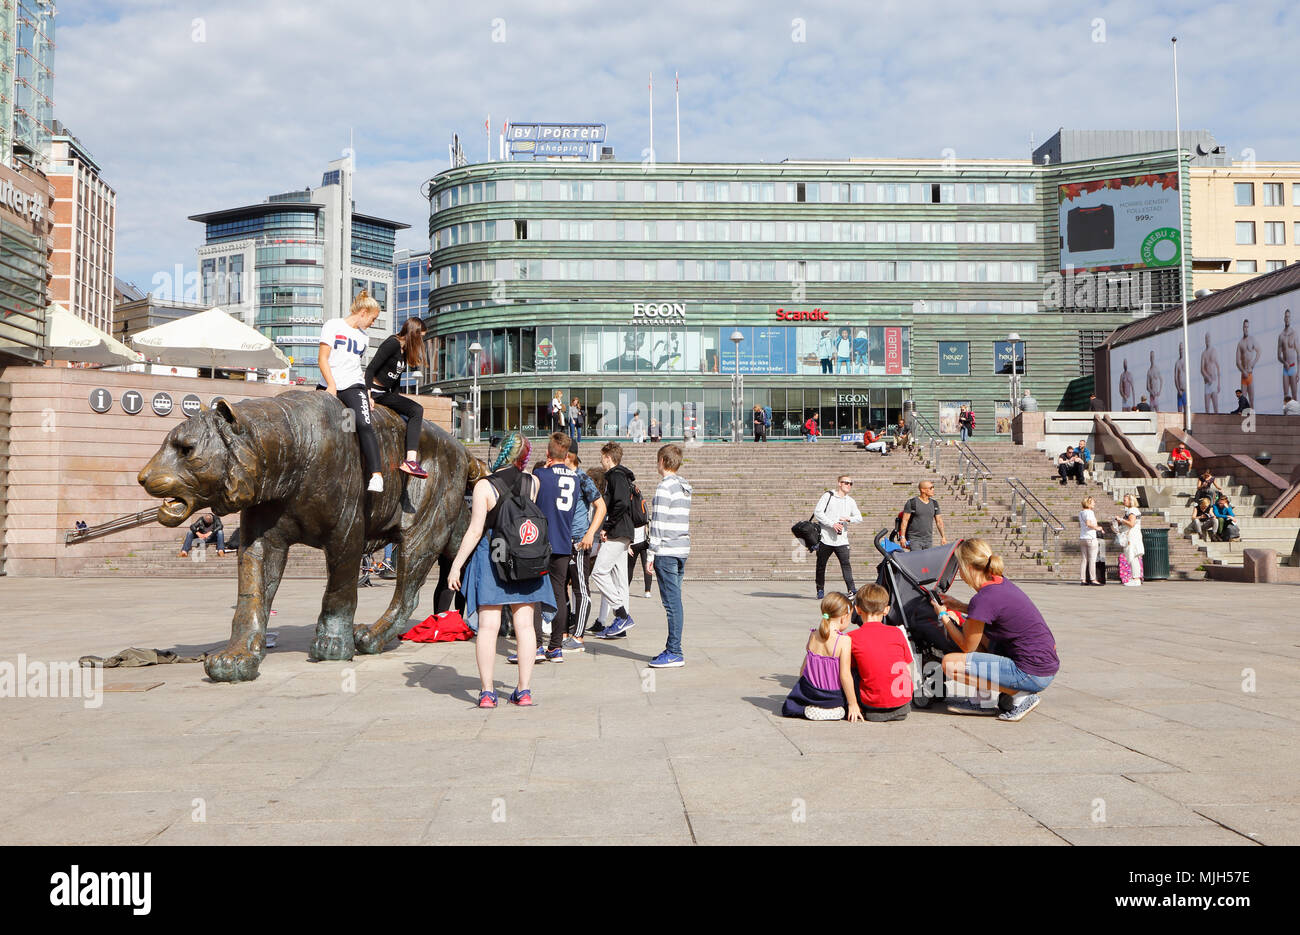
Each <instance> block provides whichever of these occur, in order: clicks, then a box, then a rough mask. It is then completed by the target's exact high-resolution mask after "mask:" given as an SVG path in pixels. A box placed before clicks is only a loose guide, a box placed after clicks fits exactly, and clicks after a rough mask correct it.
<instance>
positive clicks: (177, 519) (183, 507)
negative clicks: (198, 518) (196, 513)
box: [158, 497, 194, 526]
mask: <svg viewBox="0 0 1300 935" xmlns="http://www.w3.org/2000/svg"><path fill="white" fill-rule="evenodd" d="M193 509H194V507H193V504H191V503H190V501H188V500H186V499H185V498H184V497H169V498H168V499H167V500H165V501H164V502H163V505H162V506H160V507H158V522H159V523H161V524H162V525H164V526H178V525H180V524H181V523H182V522H184V521H185V518H186V517H188V516H189V515H190V513H191V512H192V511H193Z"/></svg>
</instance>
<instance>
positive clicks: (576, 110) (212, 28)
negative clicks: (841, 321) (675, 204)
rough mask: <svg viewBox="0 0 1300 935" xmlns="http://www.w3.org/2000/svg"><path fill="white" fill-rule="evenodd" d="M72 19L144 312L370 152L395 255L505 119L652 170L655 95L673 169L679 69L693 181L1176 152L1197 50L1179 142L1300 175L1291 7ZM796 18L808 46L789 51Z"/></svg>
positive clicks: (372, 206) (294, 13)
mask: <svg viewBox="0 0 1300 935" xmlns="http://www.w3.org/2000/svg"><path fill="white" fill-rule="evenodd" d="M77 15H79V14H78V13H77V12H71V13H70V14H69V15H65V16H61V17H60V20H59V33H58V43H59V45H58V53H57V58H56V61H55V70H56V74H57V78H56V83H55V102H56V116H58V117H59V119H61V120H63V121H64V123H66V124H67V125H68V126H69V128H70V129H71V130H72V132H73V133H75V134H77V135H78V136H79V137H80V138H81V140H82V141H83V143H84V144H85V145H86V146H87V147H88V148H89V149H90V151H91V152H92V153H93V154H94V155H95V157H96V158H97V159H98V160H99V161H100V162H101V164H102V165H103V168H104V172H105V175H106V176H107V178H108V180H109V182H110V184H112V185H113V186H114V187H115V188H116V189H117V191H118V206H119V210H118V259H117V264H118V273H119V275H122V276H123V277H124V278H128V279H133V280H135V281H136V282H137V283H138V284H139V285H141V286H144V287H146V288H147V287H148V284H149V281H150V279H151V278H152V275H153V273H154V271H157V270H170V269H171V268H172V266H173V264H174V263H177V262H182V263H184V264H186V266H187V267H188V266H192V265H193V263H194V248H195V247H196V246H197V245H198V244H199V243H200V242H201V240H202V230H201V228H200V226H199V225H197V224H195V223H193V222H191V221H187V220H185V217H186V215H189V214H194V213H197V212H200V211H209V210H215V209H219V208H224V207H232V206H235V205H238V204H245V203H251V202H256V201H261V200H262V199H263V198H265V197H266V196H267V195H269V194H271V193H273V192H279V191H287V190H289V189H293V188H301V187H303V186H304V185H315V184H319V178H320V173H321V171H322V170H323V169H324V167H325V164H326V163H327V162H328V161H329V160H330V159H332V158H334V157H336V156H337V155H339V154H340V152H341V151H342V149H343V148H344V147H345V146H347V142H348V132H349V129H352V131H353V133H354V134H355V148H356V151H357V163H358V175H357V179H356V191H355V195H356V201H357V205H358V207H359V208H360V209H361V210H362V211H365V212H367V213H370V214H378V215H382V216H386V217H391V218H394V219H396V220H401V221H404V222H405V223H408V224H410V225H411V230H410V231H407V232H405V233H404V234H403V235H402V236H401V239H400V241H399V243H401V244H402V245H403V246H410V247H413V248H417V249H419V248H423V247H425V246H427V237H426V233H425V232H426V221H427V210H428V209H427V204H426V203H424V202H423V201H422V199H421V198H420V196H419V194H418V188H419V185H420V183H421V182H422V181H423V180H424V179H426V178H428V177H429V176H430V175H432V174H434V173H435V172H437V171H439V170H441V169H443V168H445V167H446V153H447V143H448V142H449V140H450V138H451V134H452V133H453V132H454V131H455V132H460V134H461V136H462V139H463V140H464V141H465V146H466V149H467V151H468V152H469V154H470V156H471V158H481V157H482V155H483V152H484V150H485V148H486V146H487V143H486V140H485V138H484V133H483V121H484V118H485V117H486V115H487V114H488V113H489V112H490V113H491V114H492V122H493V130H494V133H495V132H497V131H499V129H500V124H501V121H502V120H503V119H505V118H512V119H519V120H528V119H536V120H573V121H585V120H593V121H602V122H605V123H608V124H609V128H610V131H609V137H610V139H609V143H610V144H612V145H613V146H614V147H615V150H616V152H617V154H618V156H619V157H620V158H622V159H629V160H637V159H639V158H640V153H641V149H642V147H644V146H645V145H647V135H648V126H647V124H648V120H647V110H648V106H647V91H646V80H647V74H648V72H650V71H654V73H655V92H656V93H655V134H656V140H655V142H656V144H657V148H658V156H659V159H660V160H661V161H664V160H667V159H670V158H671V156H672V153H673V150H674V140H673V99H672V76H673V72H674V70H676V71H679V72H680V73H681V76H682V106H683V110H682V137H683V141H682V150H683V157H684V158H685V159H686V160H687V161H757V160H765V161H769V162H776V161H780V160H781V159H784V158H786V157H810V158H838V157H845V156H850V155H855V156H914V157H938V156H940V154H941V153H942V151H943V150H944V149H945V148H948V147H951V148H952V149H954V150H955V151H956V152H957V154H958V156H959V157H988V156H1025V155H1027V153H1028V141H1029V135H1030V134H1031V133H1033V134H1034V135H1035V137H1036V139H1038V140H1039V141H1041V140H1042V139H1044V138H1045V137H1046V136H1047V135H1048V134H1050V133H1051V132H1052V131H1054V130H1055V129H1056V128H1057V127H1058V126H1066V127H1076V128H1083V129H1087V128H1138V127H1165V128H1168V127H1171V126H1172V122H1173V112H1172V105H1173V102H1172V91H1171V87H1170V85H1171V70H1170V51H1169V36H1170V35H1171V34H1174V33H1177V34H1178V36H1179V54H1180V65H1181V71H1182V80H1183V85H1182V91H1183V96H1182V99H1183V125H1184V127H1186V128H1188V129H1192V128H1206V129H1210V130H1212V131H1213V132H1214V133H1215V134H1216V135H1217V136H1218V137H1219V139H1220V140H1221V141H1222V142H1225V143H1227V144H1229V147H1230V148H1231V149H1232V150H1233V151H1234V152H1239V151H1240V149H1241V148H1242V147H1246V146H1250V147H1252V148H1254V149H1255V152H1256V156H1257V158H1259V159H1294V158H1297V157H1298V156H1300V152H1297V149H1298V147H1297V145H1296V136H1295V129H1294V121H1293V120H1292V119H1291V117H1292V113H1291V111H1292V110H1293V101H1292V100H1291V97H1292V94H1293V88H1294V81H1293V80H1292V78H1291V75H1290V71H1291V62H1292V60H1293V55H1292V50H1293V48H1294V46H1295V42H1296V39H1297V38H1300V14H1297V12H1296V9H1295V8H1294V6H1293V5H1291V4H1288V3H1286V2H1283V0H1272V2H1260V3H1254V4H1232V3H1206V4H1201V5H1199V6H1197V7H1196V8H1195V9H1193V8H1192V6H1191V4H1187V3H1185V4H1179V5H1175V4H1172V3H1156V4H1147V5H1143V6H1141V7H1135V6H1134V5H1132V4H1129V3H1120V2H1109V3H1107V2H1101V3H1087V4H1080V3H1069V4H1063V3H1055V4H1040V3H1028V2H1020V0H991V2H985V3H980V4H971V3H956V2H944V3H938V4H936V3H925V4H920V3H903V2H897V0H888V2H882V3H873V4H845V3H842V2H833V0H816V2H804V0H794V2H790V3H785V2H782V3H776V2H771V0H756V2H740V0H721V2H716V3H711V4H708V5H704V4H699V3H697V2H688V0H662V2H659V3H656V4H653V5H647V4H642V3H609V2H593V0H561V2H547V3H545V4H535V3H533V4H529V3H522V2H498V0H490V2H488V3H486V4H484V3H470V4H439V5H437V6H434V5H429V4H423V3H414V2H395V3H394V2H380V0H375V2H371V3H369V4H364V5H359V4H356V3H344V2H341V0H320V2H314V3H301V2H289V0H278V2H276V3H271V4H255V3H246V2H236V0H212V2H205V3H204V4H202V5H195V6H193V7H191V8H190V9H188V10H184V11H179V10H177V9H176V8H175V7H173V6H171V5H169V4H165V3H154V2H131V3H122V4H118V5H117V6H116V7H113V8H110V9H107V10H104V9H100V8H96V10H95V17H94V18H90V19H86V18H83V19H81V20H77V19H76V16H77ZM1098 17H1100V18H1102V19H1104V20H1105V25H1106V42H1104V43H1096V42H1093V39H1092V37H1093V33H1094V26H1093V20H1094V19H1095V18H1098ZM196 18H199V19H201V20H202V24H201V25H202V32H203V39H204V41H202V42H195V41H193V40H192V36H193V35H194V34H195V31H196V24H195V22H194V21H195V19H196ZM498 18H500V19H503V20H504V21H505V33H506V41H505V42H504V43H498V42H493V41H492V37H493V21H494V20H495V19H498ZM795 18H800V19H802V20H803V21H804V23H805V29H806V42H793V41H792V40H791V32H792V29H793V28H794V27H793V26H792V20H794V19H795ZM493 145H494V146H495V143H494V144H493Z"/></svg>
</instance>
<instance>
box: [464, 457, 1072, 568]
mask: <svg viewBox="0 0 1300 935" xmlns="http://www.w3.org/2000/svg"><path fill="white" fill-rule="evenodd" d="M472 447H473V450H474V452H475V454H476V455H477V456H478V457H481V458H485V459H486V457H487V448H486V446H472ZM658 448H659V446H658V445H655V444H643V445H633V444H630V443H628V444H624V446H623V451H624V457H623V464H624V465H626V466H627V467H628V468H629V469H630V470H631V471H632V472H633V474H635V475H636V477H637V483H638V485H639V486H640V487H641V491H642V493H643V494H644V495H646V496H651V495H652V493H653V490H654V487H655V485H656V484H657V483H658V480H659V478H658V474H657V472H656V470H655V458H656V452H657V451H658ZM536 450H537V449H536V448H535V449H534V451H536ZM599 452H600V447H599V443H597V442H595V441H593V442H590V443H588V442H585V441H584V443H583V445H582V448H581V451H580V454H581V455H582V456H583V459H584V464H583V466H584V468H586V467H592V466H595V465H596V464H598V463H599ZM685 453H686V461H685V463H684V464H683V466H682V469H681V474H682V476H683V477H685V478H686V479H688V480H689V481H690V482H691V485H692V488H693V491H694V493H693V496H692V500H691V557H690V560H689V565H688V568H689V569H690V573H691V574H692V575H693V576H694V575H699V576H700V577H708V578H715V579H731V578H737V579H744V578H772V579H777V580H790V581H805V582H808V583H809V584H810V585H811V582H812V579H813V573H814V563H815V558H816V556H815V555H812V554H810V553H809V552H808V551H807V550H806V549H804V548H803V546H802V545H801V544H800V543H799V542H798V541H797V540H796V539H795V538H794V536H793V535H791V533H790V526H791V525H793V524H794V523H795V522H798V521H799V520H803V519H807V518H808V516H809V514H811V513H812V511H813V508H814V506H815V505H816V502H817V499H818V498H819V497H820V496H821V495H822V494H823V493H824V492H825V491H826V490H827V489H828V488H830V487H833V486H834V484H835V478H836V477H837V476H838V475H840V474H849V475H851V476H852V478H853V481H854V485H853V493H852V496H853V498H854V500H856V501H857V504H858V508H859V509H860V510H861V511H862V514H863V516H864V517H865V522H864V523H863V524H862V526H860V527H854V528H852V529H851V531H850V545H851V546H852V555H853V564H854V567H855V570H856V578H857V580H858V583H859V584H864V583H866V582H868V581H871V580H874V579H875V567H876V565H877V564H878V563H879V561H880V556H879V553H877V552H876V551H875V549H874V548H873V547H872V545H871V538H872V536H874V534H875V532H876V531H877V530H879V529H882V528H887V529H892V528H893V525H894V518H895V516H897V514H898V511H899V510H901V509H902V507H903V503H904V502H905V501H906V500H907V498H908V497H910V496H912V495H914V494H915V493H916V485H917V484H918V483H919V482H920V481H921V480H922V479H928V480H933V481H935V482H936V486H937V487H938V486H939V485H940V482H941V481H942V478H941V477H940V476H939V474H938V473H936V472H935V471H934V470H932V469H931V468H930V467H929V466H928V464H927V463H926V462H925V461H924V460H923V458H922V457H920V456H917V455H911V454H906V453H900V452H895V453H894V454H891V455H890V456H889V457H881V456H880V455H878V454H866V453H865V452H863V451H862V450H861V449H857V448H854V447H852V446H850V445H843V444H840V443H839V442H838V441H822V442H818V443H816V444H806V443H803V442H769V443H767V444H754V443H752V442H746V443H742V444H740V445H733V444H730V443H705V444H701V445H697V446H694V447H688V448H686V449H685ZM936 494H937V497H938V499H939V501H940V505H941V507H942V510H943V516H944V523H945V528H946V530H947V532H948V535H949V537H950V538H953V537H961V538H973V537H976V536H982V537H985V538H991V539H992V541H993V542H995V543H997V547H999V548H1001V547H1002V545H1003V544H1005V542H1006V536H1005V530H1004V529H1003V527H1001V526H1000V525H999V523H998V519H999V517H995V516H994V515H992V514H991V513H990V512H989V511H988V510H986V509H984V507H983V506H982V505H980V504H974V503H971V502H968V501H967V500H966V499H965V498H964V497H959V496H957V495H956V494H955V491H954V490H953V489H951V488H950V489H948V490H946V491H945V490H943V489H939V490H937V492H936ZM1005 557H1006V558H1007V562H1008V571H1009V574H1011V575H1012V576H1013V577H1015V578H1019V579H1043V578H1048V579H1054V578H1055V577H1056V575H1057V572H1056V571H1055V570H1054V569H1052V568H1049V567H1047V566H1046V565H1044V564H1043V563H1042V562H1041V561H1040V560H1039V559H1038V558H1037V557H1036V556H1033V555H1030V554H1028V553H1017V554H1014V555H1013V554H1007V555H1006V556H1005ZM839 580H840V578H839V571H838V564H837V563H836V562H835V561H833V560H832V562H831V563H830V566H829V570H828V572H827V582H828V584H831V586H834V584H833V583H834V582H838V581H839Z"/></svg>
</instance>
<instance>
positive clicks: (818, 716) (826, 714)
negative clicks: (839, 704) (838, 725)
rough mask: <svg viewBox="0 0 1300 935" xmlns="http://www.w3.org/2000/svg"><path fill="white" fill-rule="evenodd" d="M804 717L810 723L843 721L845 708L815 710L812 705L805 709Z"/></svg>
mask: <svg viewBox="0 0 1300 935" xmlns="http://www.w3.org/2000/svg"><path fill="white" fill-rule="evenodd" d="M803 716H804V717H806V718H807V719H808V720H810V721H842V720H844V709H843V708H814V707H813V706H812V705H809V706H808V707H806V708H804V709H803Z"/></svg>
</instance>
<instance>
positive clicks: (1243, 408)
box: [1232, 390, 1250, 416]
mask: <svg viewBox="0 0 1300 935" xmlns="http://www.w3.org/2000/svg"><path fill="white" fill-rule="evenodd" d="M1249 409H1250V397H1249V396H1247V395H1246V394H1245V393H1243V392H1242V391H1241V390H1237V408H1236V409H1234V410H1232V412H1233V414H1234V415H1238V416H1239V415H1241V414H1242V413H1243V412H1247V411H1248V410H1249Z"/></svg>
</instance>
